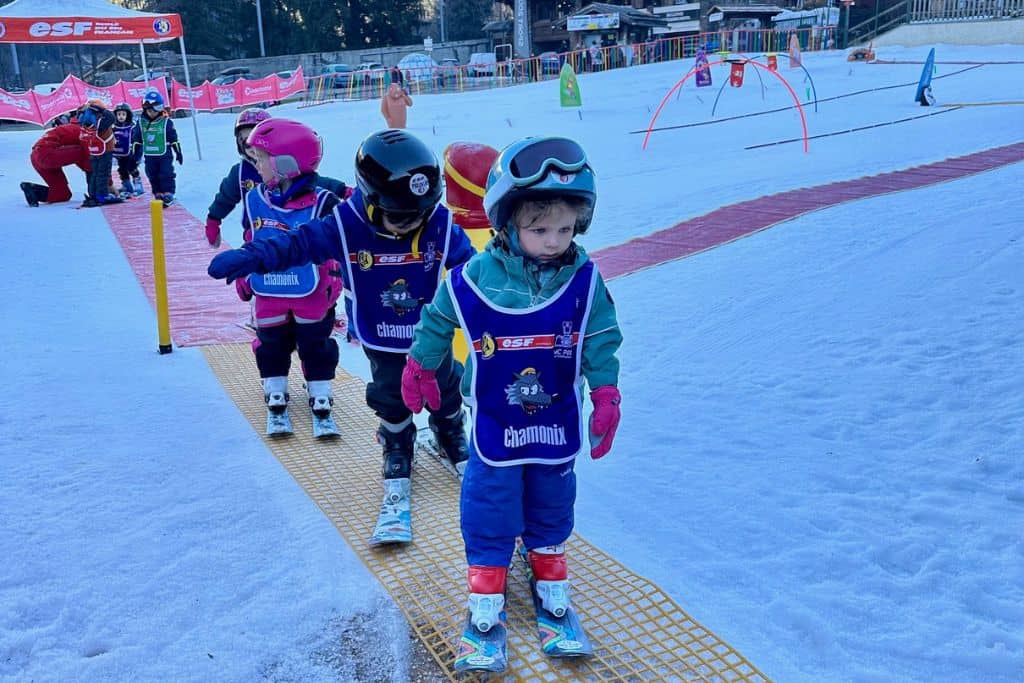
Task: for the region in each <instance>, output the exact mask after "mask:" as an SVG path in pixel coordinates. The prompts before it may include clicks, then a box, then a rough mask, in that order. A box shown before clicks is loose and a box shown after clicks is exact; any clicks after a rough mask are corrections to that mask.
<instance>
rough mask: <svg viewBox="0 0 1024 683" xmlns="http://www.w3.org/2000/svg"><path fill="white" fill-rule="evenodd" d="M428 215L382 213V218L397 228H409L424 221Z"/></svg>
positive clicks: (421, 213)
mask: <svg viewBox="0 0 1024 683" xmlns="http://www.w3.org/2000/svg"><path fill="white" fill-rule="evenodd" d="M426 215H427V214H426V213H425V212H423V211H387V210H382V211H381V216H382V217H383V218H386V219H387V221H388V222H389V223H391V224H392V225H394V226H395V227H396V228H407V227H409V226H410V225H412V224H413V223H418V222H419V221H422V220H423V219H424V218H425V217H426Z"/></svg>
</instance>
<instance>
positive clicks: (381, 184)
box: [356, 129, 444, 226]
mask: <svg viewBox="0 0 1024 683" xmlns="http://www.w3.org/2000/svg"><path fill="white" fill-rule="evenodd" d="M356 185H357V186H358V187H359V189H360V191H361V192H362V194H363V201H364V203H365V208H366V215H367V216H368V217H369V218H370V220H371V221H372V222H373V223H374V225H378V226H379V225H381V220H382V212H384V211H387V212H392V213H401V214H421V215H423V216H426V215H427V214H428V213H430V212H431V211H432V210H433V209H434V207H435V206H437V204H438V202H440V201H441V195H442V194H443V192H444V184H443V183H442V182H441V168H440V166H439V165H438V163H437V157H435V156H434V153H433V152H431V151H430V148H429V147H427V146H426V145H425V144H423V142H422V141H421V140H420V139H419V138H417V137H416V136H414V135H412V134H410V133H407V132H405V131H404V130H395V129H388V130H382V131H378V132H376V133H373V134H371V135H369V136H368V137H367V138H366V139H365V140H363V141H362V142H361V143H360V144H359V149H358V150H356Z"/></svg>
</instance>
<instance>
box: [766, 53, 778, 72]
mask: <svg viewBox="0 0 1024 683" xmlns="http://www.w3.org/2000/svg"><path fill="white" fill-rule="evenodd" d="M768 70H769V71H778V70H779V58H778V57H777V56H776V55H768Z"/></svg>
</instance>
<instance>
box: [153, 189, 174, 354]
mask: <svg viewBox="0 0 1024 683" xmlns="http://www.w3.org/2000/svg"><path fill="white" fill-rule="evenodd" d="M149 215H150V219H151V224H152V233H153V289H154V290H155V292H156V326H157V331H158V332H159V335H160V347H159V348H160V353H161V354H163V353H170V352H171V350H172V348H171V319H170V315H169V314H168V312H167V264H166V262H165V259H164V203H163V202H162V201H160V200H158V199H154V200H153V201H151V202H150V203H149Z"/></svg>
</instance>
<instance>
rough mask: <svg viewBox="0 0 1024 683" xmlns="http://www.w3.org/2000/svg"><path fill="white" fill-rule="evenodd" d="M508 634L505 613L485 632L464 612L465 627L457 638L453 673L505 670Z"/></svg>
mask: <svg viewBox="0 0 1024 683" xmlns="http://www.w3.org/2000/svg"><path fill="white" fill-rule="evenodd" d="M507 636H508V632H507V630H506V628H505V612H504V610H503V611H502V612H501V620H500V621H499V622H498V623H497V624H495V625H494V626H492V627H491V628H490V629H488V630H487V631H481V630H480V629H478V628H477V627H476V626H473V623H472V621H471V619H470V615H469V611H468V610H467V611H466V626H465V628H464V629H463V631H462V637H461V638H459V649H458V652H457V654H456V655H455V671H456V673H461V672H463V671H494V672H500V671H504V670H505V666H506V665H507V664H508V645H507V642H506V641H507Z"/></svg>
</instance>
